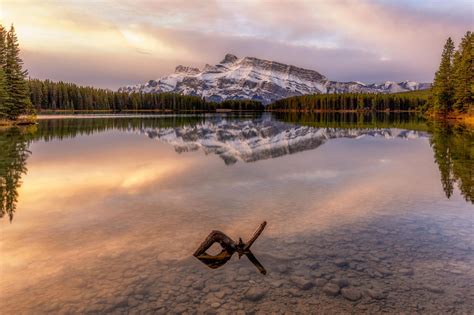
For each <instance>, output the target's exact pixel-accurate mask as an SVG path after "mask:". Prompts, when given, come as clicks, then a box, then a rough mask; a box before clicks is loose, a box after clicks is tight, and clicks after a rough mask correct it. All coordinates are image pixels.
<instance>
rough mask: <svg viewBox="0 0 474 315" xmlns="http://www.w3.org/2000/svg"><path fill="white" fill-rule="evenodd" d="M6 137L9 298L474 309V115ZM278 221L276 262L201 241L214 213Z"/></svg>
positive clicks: (198, 124) (109, 308) (143, 304)
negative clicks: (472, 122)
mask: <svg viewBox="0 0 474 315" xmlns="http://www.w3.org/2000/svg"><path fill="white" fill-rule="evenodd" d="M0 145H1V147H0V148H1V151H0V172H1V173H0V184H1V185H0V188H1V192H0V196H1V198H2V200H1V203H0V205H1V207H2V208H1V213H2V218H1V219H0V229H1V233H0V252H1V257H0V310H1V312H2V313H3V314H43V313H55V314H66V313H68V314H70V313H91V314H92V313H114V314H125V313H133V314H135V313H137V314H138V313H143V314H149V313H158V314H168V313H184V312H187V313H190V314H193V313H209V314H213V313H237V314H245V313H262V314H266V313H276V314H278V313H304V314H308V313H338V314H340V313H354V312H357V313H360V312H362V313H379V312H386V313H401V312H403V313H417V312H421V313H427V314H433V313H462V314H466V313H471V312H472V310H473V309H474V237H473V233H474V206H473V200H474V188H473V187H474V185H473V183H474V182H473V181H474V130H472V129H467V128H465V127H463V126H453V125H447V124H442V123H434V122H427V121H424V120H423V119H420V118H417V117H413V116H407V115H401V114H400V115H395V114H390V115H389V114H378V115H360V114H354V113H352V114H317V115H316V114H315V115H297V114H278V115H277V114H273V115H271V114H268V113H265V114H249V113H247V114H240V115H239V114H222V115H168V116H167V115H163V116H133V115H132V116H123V117H111V116H107V115H105V116H100V117H98V118H90V117H83V116H79V117H69V118H59V117H52V118H50V119H41V120H40V121H39V124H38V125H37V126H30V127H21V128H20V127H19V128H10V129H0ZM263 221H266V222H267V226H266V228H265V229H264V231H263V233H262V234H261V235H260V236H259V238H258V239H257V240H256V241H255V243H254V244H253V246H252V248H251V250H252V252H253V255H254V256H255V257H256V259H258V261H259V262H260V263H261V264H262V265H263V267H264V268H265V269H266V271H267V274H266V275H263V274H261V273H260V272H259V271H258V269H257V268H256V267H255V266H254V265H253V264H252V263H251V261H250V260H249V259H248V257H247V256H245V255H244V256H243V257H241V259H239V258H238V255H237V253H236V254H234V255H233V257H232V258H231V259H230V260H229V261H228V262H227V263H226V264H224V265H223V266H221V267H220V268H217V269H211V268H209V267H207V266H206V265H205V264H203V263H202V262H201V261H200V260H198V259H196V258H195V257H194V256H193V253H194V251H195V250H196V249H197V248H198V247H199V245H200V244H201V242H202V241H204V239H205V238H206V237H207V236H208V235H209V233H210V232H211V231H212V230H220V231H222V232H223V233H225V234H227V235H228V236H229V237H230V238H232V239H233V240H236V241H237V240H238V239H239V237H241V238H242V239H243V241H244V242H246V241H248V240H249V238H250V237H251V235H252V233H253V232H254V231H255V230H256V229H257V227H258V226H259V225H260V224H261V223H262V222H263ZM217 247H218V246H217V244H214V245H213V246H212V247H211V248H210V249H209V250H208V252H209V253H210V254H217V253H219V249H218V248H217Z"/></svg>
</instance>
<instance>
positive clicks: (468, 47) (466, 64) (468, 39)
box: [453, 32, 474, 112]
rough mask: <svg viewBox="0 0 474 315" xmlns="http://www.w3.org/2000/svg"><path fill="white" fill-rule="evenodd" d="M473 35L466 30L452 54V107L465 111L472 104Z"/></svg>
mask: <svg viewBox="0 0 474 315" xmlns="http://www.w3.org/2000/svg"><path fill="white" fill-rule="evenodd" d="M473 39H474V35H473V34H472V33H471V32H467V33H466V35H465V36H464V38H463V39H462V41H461V43H460V44H459V49H458V51H457V52H456V53H455V56H454V64H453V71H454V75H453V76H454V105H453V107H454V109H456V110H457V111H463V112H466V111H467V110H468V109H469V107H470V106H473V91H472V87H473V84H474V72H473V69H472V67H473V54H472V47H473V44H474V40H473Z"/></svg>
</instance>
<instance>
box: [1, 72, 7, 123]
mask: <svg viewBox="0 0 474 315" xmlns="http://www.w3.org/2000/svg"><path fill="white" fill-rule="evenodd" d="M7 106H8V92H7V84H6V80H5V72H4V71H3V68H2V67H0V120H2V119H7V117H8V115H7V113H8V107H7Z"/></svg>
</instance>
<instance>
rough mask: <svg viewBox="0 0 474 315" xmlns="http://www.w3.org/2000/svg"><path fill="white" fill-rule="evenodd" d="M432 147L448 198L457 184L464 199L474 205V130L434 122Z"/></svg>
mask: <svg viewBox="0 0 474 315" xmlns="http://www.w3.org/2000/svg"><path fill="white" fill-rule="evenodd" d="M429 127H430V129H429V131H430V133H431V138H430V143H431V147H432V148H433V151H434V159H435V162H436V164H438V167H439V171H440V174H441V184H442V185H443V189H444V192H445V193H446V197H448V198H450V197H451V196H452V194H453V189H454V184H455V183H457V186H458V187H459V190H460V192H461V195H463V197H464V199H466V201H468V202H472V203H474V185H473V184H474V183H473V181H474V130H473V129H470V128H467V127H466V126H464V125H452V124H447V123H443V122H433V123H431V124H430V125H429Z"/></svg>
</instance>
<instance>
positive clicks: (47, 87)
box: [28, 79, 264, 112]
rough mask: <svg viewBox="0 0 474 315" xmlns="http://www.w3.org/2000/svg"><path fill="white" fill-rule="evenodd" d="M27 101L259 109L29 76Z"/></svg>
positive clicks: (68, 106) (95, 106)
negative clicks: (29, 99) (28, 96)
mask: <svg viewBox="0 0 474 315" xmlns="http://www.w3.org/2000/svg"><path fill="white" fill-rule="evenodd" d="M28 85H29V88H30V95H31V103H32V104H33V107H34V108H35V109H36V110H37V111H38V112H41V111H45V110H46V111H112V112H121V111H141V110H143V111H206V112H213V111H216V110H218V109H228V110H235V111H247V110H252V111H262V110H264V107H263V105H262V104H261V103H260V102H257V101H253V100H227V101H224V102H221V103H215V102H208V101H206V100H205V99H204V98H202V97H199V96H192V95H181V94H176V93H127V92H114V91H111V90H107V89H99V88H94V87H90V86H79V85H76V84H73V83H65V82H53V81H50V80H44V81H43V80H38V79H30V80H29V81H28Z"/></svg>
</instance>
